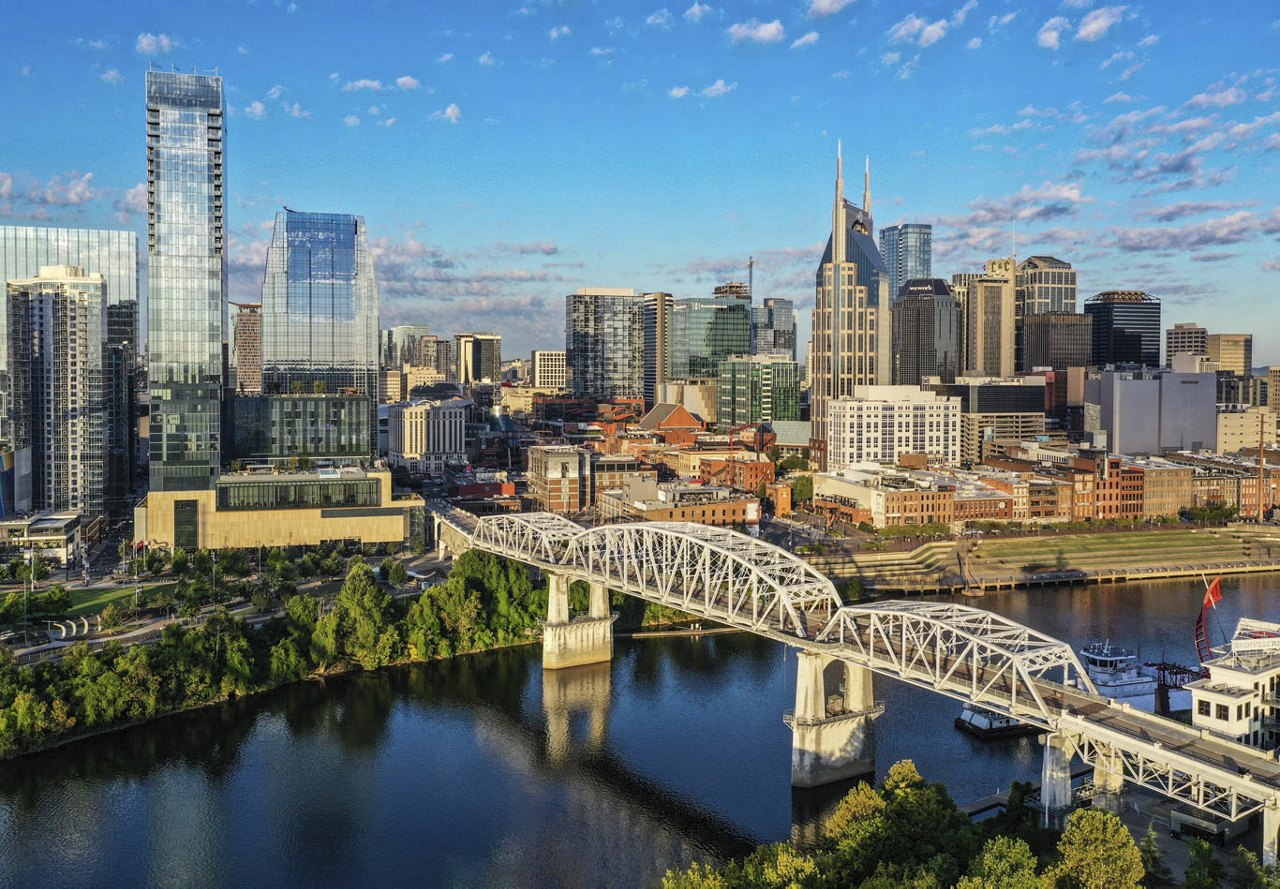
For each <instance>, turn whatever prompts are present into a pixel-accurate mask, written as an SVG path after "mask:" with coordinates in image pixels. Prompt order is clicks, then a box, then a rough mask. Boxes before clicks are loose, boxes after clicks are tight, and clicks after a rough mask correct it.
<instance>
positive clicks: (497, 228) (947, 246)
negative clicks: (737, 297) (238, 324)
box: [0, 0, 1280, 364]
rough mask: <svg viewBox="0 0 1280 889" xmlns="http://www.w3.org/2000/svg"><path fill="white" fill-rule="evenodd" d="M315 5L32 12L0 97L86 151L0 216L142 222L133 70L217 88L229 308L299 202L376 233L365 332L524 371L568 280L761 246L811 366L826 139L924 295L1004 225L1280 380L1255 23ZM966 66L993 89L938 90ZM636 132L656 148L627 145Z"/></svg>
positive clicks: (679, 267)
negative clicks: (158, 70) (461, 345)
mask: <svg viewBox="0 0 1280 889" xmlns="http://www.w3.org/2000/svg"><path fill="white" fill-rule="evenodd" d="M201 8H203V9H204V10H205V12H206V13H207V14H204V15H201V14H199V12H200V9H201ZM326 8H327V7H326V6H325V5H317V6H314V7H312V6H309V5H308V4H299V5H294V4H280V5H264V6H263V7H258V6H254V5H247V6H245V7H243V8H239V7H238V8H236V9H229V8H227V7H225V6H221V5H209V6H207V7H197V8H196V9H194V10H189V11H184V12H183V13H182V14H181V15H179V14H178V13H176V12H175V11H173V10H166V9H164V8H163V7H161V6H160V5H158V4H156V5H152V4H134V5H131V6H130V7H129V8H128V9H124V10H106V9H94V8H90V7H84V8H81V7H80V6H79V5H71V4H50V5H48V6H46V7H41V8H39V9H33V10H30V11H28V13H27V16H28V18H29V19H30V24H31V27H32V28H33V29H35V30H38V31H39V32H41V33H44V34H48V35H52V36H50V37H49V39H48V40H46V41H42V44H41V52H39V53H37V52H36V51H35V50H34V48H32V49H31V50H29V51H27V52H26V53H25V57H24V51H23V50H21V49H19V50H18V51H17V52H15V53H13V54H11V55H10V64H9V66H8V72H7V74H3V75H0V77H3V79H4V80H5V82H6V84H7V86H6V89H5V90H4V99H2V100H0V107H3V108H4V109H5V111H6V112H7V113H8V114H9V115H10V116H11V117H14V118H17V119H22V118H31V117H32V116H33V115H36V114H39V113H47V110H46V109H47V108H49V107H51V106H53V107H66V108H68V109H74V110H75V111H76V114H77V115H78V116H79V117H80V118H81V120H82V123H83V125H85V126H86V127H88V128H89V129H91V130H92V131H93V132H95V134H96V136H95V143H96V146H97V147H95V149H94V150H93V151H89V150H86V148H85V146H84V144H83V143H82V142H78V141H76V140H54V141H53V142H51V143H49V144H38V143H36V142H34V141H30V140H28V141H24V142H22V143H20V144H15V145H13V146H11V147H10V149H9V150H8V151H6V159H5V162H4V166H3V168H0V215H2V216H3V217H4V218H5V219H6V221H9V222H14V223H22V222H31V221H34V222H38V223H40V224H47V225H61V226H76V227H90V228H116V227H123V228H126V229H129V230H133V231H145V203H146V201H145V198H146V190H145V184H144V183H145V176H146V171H145V168H144V167H143V166H142V164H141V162H140V157H141V154H140V151H139V147H140V139H139V132H140V121H141V114H140V112H139V110H138V109H139V106H140V104H141V98H140V97H141V96H142V84H143V79H144V74H145V70H146V67H147V65H148V63H151V62H154V63H157V64H159V65H163V66H170V65H176V66H178V67H179V68H180V69H181V70H184V71H187V70H191V68H192V66H197V67H199V68H200V69H201V70H207V69H209V68H212V67H215V66H216V67H217V68H218V69H219V70H220V72H221V73H222V75H223V78H224V83H225V84H226V100H227V117H228V137H227V139H228V156H229V158H230V164H229V173H230V175H229V176H228V181H227V227H228V231H229V245H228V272H229V287H228V293H227V294H226V297H227V298H228V299H231V300H238V301H252V300H253V299H254V298H255V295H256V293H257V292H258V291H259V290H260V287H261V282H262V276H263V270H264V267H265V262H264V259H265V253H266V249H267V245H268V244H269V240H270V222H271V220H272V218H273V216H274V213H275V212H276V211H277V210H278V209H279V207H280V206H281V205H282V204H286V203H287V204H289V205H290V206H303V207H308V206H323V207H333V208H335V209H340V210H342V211H346V212H351V213H358V214H360V215H363V216H365V217H366V218H367V219H368V220H369V223H370V242H371V249H372V251H373V253H374V259H375V267H376V271H377V275H378V278H379V287H380V290H381V291H382V294H383V303H384V314H383V319H382V321H383V325H384V326H387V325H391V324H396V323H413V322H419V321H420V322H425V323H427V324H429V325H431V327H432V329H433V330H437V331H440V332H441V333H449V332H453V331H456V330H466V329H470V328H472V327H474V319H475V318H477V317H483V318H484V319H485V322H486V324H487V325H488V326H491V327H493V328H495V329H498V330H501V331H503V332H504V333H506V334H507V338H508V340H509V344H510V349H511V352H512V353H513V354H518V353H521V352H524V351H527V350H528V349H529V348H534V347H541V348H555V347H558V346H559V345H561V344H562V343H563V332H562V330H561V328H560V324H559V323H558V320H557V319H558V318H560V317H563V315H562V314H561V313H562V306H563V300H564V298H565V296H566V295H567V294H569V293H571V292H573V291H575V290H577V289H579V288H581V287H589V288H593V287H624V288H635V289H637V290H642V291H656V290H669V291H671V292H673V293H674V294H675V296H676V297H677V298H687V297H697V296H707V295H709V294H710V291H711V288H712V287H714V286H715V285H716V284H718V283H723V282H724V281H727V280H734V279H745V277H746V263H747V257H748V256H755V257H756V269H755V280H756V288H755V290H756V295H757V297H760V298H763V297H779V298H786V299H793V300H795V302H796V305H797V308H798V309H799V310H800V311H799V314H800V315H801V318H800V331H799V332H798V339H799V341H800V343H801V344H803V343H804V342H806V341H807V339H808V332H809V324H808V310H809V309H811V308H812V304H813V293H812V289H811V286H812V285H811V281H812V275H813V270H814V268H815V267H816V265H817V264H818V262H819V260H820V258H821V244H822V241H823V240H824V236H825V235H826V234H827V233H828V232H829V223H827V222H826V220H825V207H826V202H827V200H829V198H828V196H827V194H828V190H829V185H828V183H829V175H830V174H829V170H830V163H831V158H832V157H833V155H834V147H835V146H834V143H835V140H836V138H837V137H839V136H842V135H843V136H845V137H846V148H847V150H848V154H849V155H850V158H851V159H852V158H857V159H858V161H861V159H862V157H863V155H866V154H870V155H871V170H872V178H873V180H874V182H873V186H874V189H875V193H876V195H877V197H876V217H877V223H878V225H879V226H881V227H883V226H886V225H893V224H897V223H901V222H921V223H929V224H932V225H933V226H934V231H935V234H934V265H935V269H934V273H935V274H936V275H940V276H943V277H948V276H950V275H951V274H953V273H955V272H964V271H977V270H978V269H979V268H980V267H981V264H982V262H983V261H984V260H985V259H987V258H991V257H998V256H1005V255H1008V254H1010V253H1011V252H1012V250H1013V244H1014V241H1013V238H1014V232H1013V229H1014V223H1015V222H1016V224H1017V253H1018V255H1019V257H1023V256H1030V255H1032V254H1033V253H1039V254H1047V255H1052V256H1057V257H1059V258H1061V259H1063V260H1065V261H1067V262H1070V263H1072V264H1073V266H1075V267H1076V268H1077V269H1079V271H1080V282H1081V283H1080V297H1081V300H1082V301H1083V300H1084V299H1087V298H1088V297H1090V296H1092V295H1094V294H1097V293H1100V292H1103V291H1106V290H1112V289H1140V290H1145V291H1147V292H1150V293H1152V294H1153V295H1155V296H1157V297H1158V298H1160V299H1161V302H1162V304H1163V305H1164V307H1165V317H1164V319H1163V323H1164V324H1165V326H1170V325H1172V324H1173V323H1176V322H1179V321H1200V322H1201V323H1206V324H1210V323H1211V326H1213V327H1214V328H1215V329H1232V328H1241V329H1243V332H1253V333H1255V334H1257V338H1256V341H1255V361H1256V362H1257V363H1259V364H1261V363H1268V362H1272V361H1277V360H1280V336H1277V335H1276V334H1273V333H1271V331H1273V330H1276V329H1277V328H1278V327H1280V325H1277V324H1276V321H1277V320H1280V318H1278V317H1277V313H1278V310H1276V309H1275V308H1273V307H1272V306H1270V305H1269V304H1268V302H1267V301H1266V299H1265V296H1266V288H1267V284H1268V283H1269V282H1270V281H1271V280H1274V276H1275V275H1276V274H1277V271H1276V269H1280V244H1278V243H1277V236H1278V235H1280V211H1277V210H1275V209H1274V208H1275V207H1276V205H1277V204H1280V199H1278V196H1277V194H1276V190H1277V189H1276V186H1274V185H1273V184H1272V182H1273V181H1274V180H1275V178H1276V177H1275V176H1274V172H1275V171H1276V168H1277V165H1278V163H1280V110H1278V109H1280V89H1277V86H1276V79H1277V74H1276V71H1275V70H1274V69H1268V68H1266V67H1265V62H1266V59H1267V58H1268V57H1269V56H1268V53H1269V52H1274V49H1275V48H1276V46H1277V44H1280V27H1277V26H1276V24H1277V23H1278V22H1280V20H1278V19H1276V13H1275V12H1274V10H1272V9H1270V8H1269V7H1268V6H1267V5H1265V4H1262V3H1252V4H1235V5H1232V6H1231V7H1230V8H1228V9H1226V10H1221V11H1215V12H1214V13H1212V17H1210V14H1209V13H1206V12H1204V11H1202V10H1201V9H1199V8H1195V7H1190V6H1187V7H1179V8H1174V9H1162V8H1158V7H1154V6H1141V5H1112V6H1100V5H1093V6H1090V7H1088V8H1082V4H1081V3H1080V2H1078V0H1072V2H1068V3H1064V4H1061V5H1060V6H1059V5H1046V6H1036V7H1035V8H1026V7H1020V6H1015V5H1010V4H1006V3H994V2H985V3H973V2H970V3H965V4H960V3H959V2H956V3H952V4H946V5H943V4H927V5H925V6H922V7H921V8H920V9H919V11H918V12H910V13H907V14H905V15H904V9H902V8H893V9H883V8H872V7H871V6H870V5H868V4H864V3H860V2H859V3H841V2H839V0H835V2H833V0H819V2H815V3H801V4H792V5H785V4H776V3H775V4H752V5H746V4H728V5H724V6H714V5H704V4H701V3H698V4H694V5H693V6H691V7H688V8H686V7H685V6H684V4H678V5H676V6H669V7H666V8H665V14H664V8H663V7H661V6H660V5H659V4H658V3H656V2H655V3H653V4H652V8H650V5H649V4H644V5H638V4H637V5H633V4H627V5H621V4H618V5H611V6H609V7H608V8H606V9H597V8H592V7H585V6H579V5H575V4H529V5H527V6H524V7H521V6H519V5H518V4H511V5H510V6H509V7H508V6H503V7H501V8H499V7H493V8H492V9H490V10H486V11H485V12H484V13H481V14H476V13H474V12H471V13H468V12H466V11H463V10H453V9H446V10H441V11H439V12H438V13H436V14H433V17H432V18H431V19H430V20H429V21H428V20H426V19H418V18H415V16H414V14H408V13H406V14H404V15H397V14H395V13H393V12H392V11H388V10H385V9H383V10H379V9H374V10H369V11H367V15H366V16H365V17H364V18H363V19H362V20H361V21H360V22H357V23H352V22H349V21H346V20H345V19H344V18H342V17H334V16H326V14H325V10H326ZM69 9H70V10H74V12H75V15H74V16H68V15H67V12H68V10H69ZM191 13H195V14H191ZM68 21H74V22H75V24H74V25H68V24H67V22H68ZM196 22H199V23H201V25H200V26H199V27H197V26H196V25H195V24H194V23H196ZM392 25H394V26H395V27H390V26H392ZM1206 27H1213V28H1217V29H1220V30H1222V31H1223V32H1226V31H1230V32H1231V33H1233V35H1235V36H1234V37H1233V40H1232V41H1230V43H1229V45H1228V44H1227V42H1225V41H1204V40H1203V39H1202V32H1203V30H1204V29H1205V28H1206ZM300 29H304V30H305V32H306V33H307V34H308V36H309V39H308V40H307V41H280V40H279V39H278V38H279V36H280V35H281V34H283V33H287V32H296V31H298V30H300ZM812 35H816V36H812ZM326 50H329V51H328V52H326ZM375 50H376V51H375ZM446 57H448V58H446ZM442 60H443V61H442ZM1260 65H1262V66H1264V67H1261V68H1260V67H1259V66H1260ZM958 66H963V67H964V69H965V70H966V71H967V72H968V73H969V75H970V76H969V77H967V78H966V79H965V82H966V83H974V82H981V83H982V84H983V89H982V90H981V91H980V92H979V91H975V90H972V89H971V88H970V89H963V88H961V89H957V88H956V87H955V86H954V82H955V78H954V76H953V75H954V69H955V68H956V67H958ZM1011 67H1016V68H1017V69H1018V70H1019V71H1020V72H1021V73H1022V74H1023V76H1020V77H1017V78H1010V77H1006V76H997V74H998V72H1000V71H1006V70H1009V69H1010V68H1011ZM353 118H354V120H353ZM379 124H381V126H380V125H379ZM655 127H657V128H660V129H661V130H662V131H663V132H664V133H666V134H667V136H668V138H664V139H663V140H659V141H654V140H651V139H647V138H639V135H638V134H642V133H645V132H649V131H652V130H653V128H655ZM851 165H852V163H851ZM620 206H626V207H627V209H628V212H626V213H619V212H617V210H618V208H619V207H620ZM645 220H648V221H645ZM637 232H639V234H637ZM623 244H625V245H626V248H627V249H625V250H624V249H621V245H623ZM1218 318H1220V319H1221V320H1215V319H1218ZM1244 319H1256V320H1251V321H1245V320H1244ZM1248 328H1252V329H1251V330H1250V329H1248ZM801 351H803V346H801Z"/></svg>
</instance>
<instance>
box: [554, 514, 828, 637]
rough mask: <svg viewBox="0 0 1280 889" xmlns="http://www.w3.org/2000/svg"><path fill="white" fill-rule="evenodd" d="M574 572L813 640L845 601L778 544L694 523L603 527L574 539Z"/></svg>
mask: <svg viewBox="0 0 1280 889" xmlns="http://www.w3.org/2000/svg"><path fill="white" fill-rule="evenodd" d="M562 565H563V567H564V569H565V570H566V571H567V572H568V573H571V574H573V575H575V576H581V577H582V578H584V579H587V580H591V581H594V582H597V583H602V584H605V585H607V586H608V587H610V588H611V589H617V590H621V591H622V592H626V593H630V594H631V595H634V596H638V597H640V598H642V599H647V600H649V601H651V602H659V603H661V604H664V605H670V606H671V607H673V608H679V609H681V610H682V611H687V612H689V613H691V614H700V615H705V616H707V617H710V618H714V619H716V620H719V621H723V622H725V623H727V624H729V625H731V626H738V627H742V628H746V629H752V630H756V631H770V630H772V631H778V632H782V633H786V634H788V635H793V636H799V637H801V638H809V636H810V635H811V632H810V630H811V624H813V623H820V624H824V623H825V622H826V621H827V620H828V619H829V618H830V616H831V615H832V614H834V613H835V612H836V611H837V610H838V609H839V608H840V606H841V604H842V603H841V601H840V596H839V594H838V593H837V592H836V589H835V587H834V586H833V585H832V583H831V581H830V580H828V579H827V577H826V576H824V575H823V574H822V573H820V572H819V571H817V570H816V569H815V568H814V567H813V566H811V565H810V564H809V563H807V562H805V561H804V560H802V559H800V558H798V557H796V556H794V555H792V554H791V553H789V552H787V551H786V550H783V549H780V548H779V547H776V546H774V545H773V544H771V543H767V542H765V541H762V540H757V539H756V538H753V537H748V536H747V535H745V534H739V533H737V532H735V531H731V530H729V529H727V528H714V527H710V526H708V525H697V524H693V523H689V522H640V523H635V524H625V525H601V526H599V527H596V528H591V529H588V530H585V531H581V532H580V533H578V534H577V535H576V536H574V537H573V539H572V540H571V541H569V543H568V546H567V547H566V549H565V552H564V558H563V560H562Z"/></svg>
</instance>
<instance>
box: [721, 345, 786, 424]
mask: <svg viewBox="0 0 1280 889" xmlns="http://www.w3.org/2000/svg"><path fill="white" fill-rule="evenodd" d="M799 419H800V366H799V365H797V364H796V363H795V362H794V361H792V360H790V359H789V358H787V355H786V353H785V352H783V353H777V354H774V355H732V356H730V357H729V358H727V359H725V360H724V361H722V362H720V376H719V382H718V383H717V387H716V422H717V423H718V424H719V425H720V426H722V427H724V428H726V429H733V428H735V427H738V426H742V425H744V424H747V423H761V422H763V423H770V422H773V421H774V420H799Z"/></svg>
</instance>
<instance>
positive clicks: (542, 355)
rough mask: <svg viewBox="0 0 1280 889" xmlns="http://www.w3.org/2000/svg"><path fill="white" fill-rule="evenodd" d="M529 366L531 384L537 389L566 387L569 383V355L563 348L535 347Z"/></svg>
mask: <svg viewBox="0 0 1280 889" xmlns="http://www.w3.org/2000/svg"><path fill="white" fill-rule="evenodd" d="M529 367H530V374H529V385H530V386H532V387H533V388H535V389H564V388H566V387H567V386H568V384H569V377H568V363H567V357H566V356H565V354H564V351H563V350H561V349H534V350H533V352H532V353H531V354H530V356H529Z"/></svg>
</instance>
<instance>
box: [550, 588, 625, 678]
mask: <svg viewBox="0 0 1280 889" xmlns="http://www.w3.org/2000/svg"><path fill="white" fill-rule="evenodd" d="M571 581H572V578H570V577H569V576H568V575H564V574H548V575H547V619H546V622H545V623H543V625H542V669H544V670H559V669H562V668H564V667H578V666H581V665H583V664H598V663H601V662H604V661H609V660H612V659H613V621H614V615H612V614H610V613H609V590H608V588H606V587H605V586H604V585H602V584H597V583H593V584H591V600H590V607H589V610H588V612H587V616H586V617H578V618H574V619H573V620H570V619H569V584H570V582H571Z"/></svg>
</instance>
